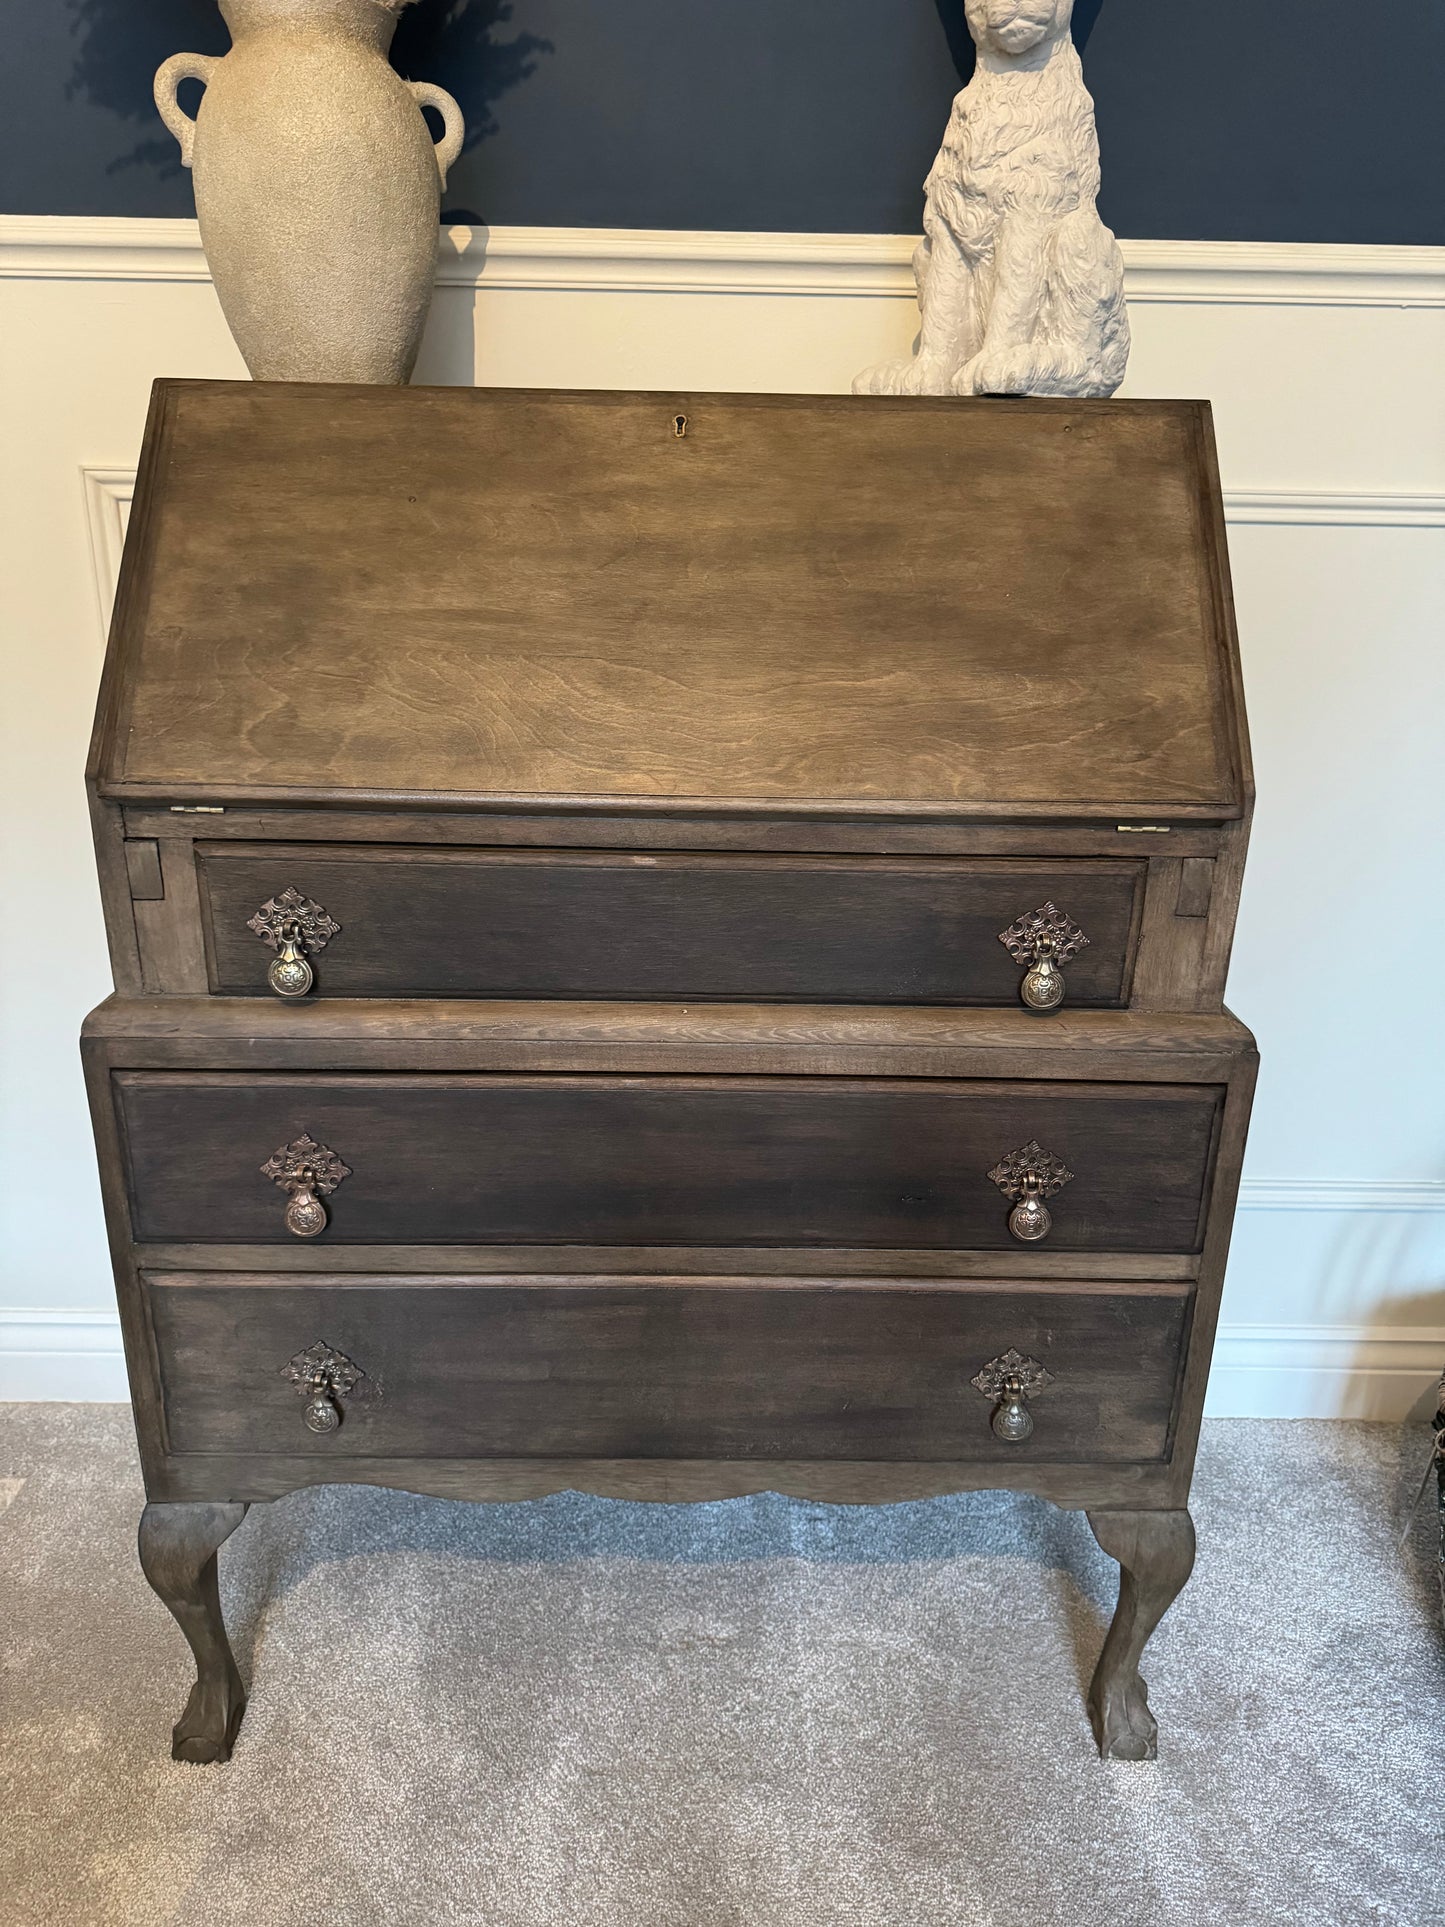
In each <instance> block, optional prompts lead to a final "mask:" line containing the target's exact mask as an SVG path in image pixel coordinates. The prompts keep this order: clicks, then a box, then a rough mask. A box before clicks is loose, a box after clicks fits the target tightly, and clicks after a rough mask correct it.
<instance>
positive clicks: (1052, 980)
mask: <svg viewBox="0 0 1445 1927" xmlns="http://www.w3.org/2000/svg"><path fill="white" fill-rule="evenodd" d="M276 968H277V965H276V964H272V966H271V969H272V970H273V971H275V970H276ZM1019 996H1020V997H1022V999H1023V1001H1024V1003H1025V1004H1026V1005H1027V1006H1028V1008H1029V1009H1030V1010H1053V1009H1054V1008H1055V1006H1056V1005H1058V1004H1061V1003H1062V1002H1063V1001H1064V973H1063V971H1062V970H1060V969H1059V967H1058V965H1057V964H1056V963H1055V962H1054V940H1053V938H1052V937H1040V938H1039V939H1038V940H1037V942H1036V943H1035V944H1034V960H1033V962H1032V963H1031V964H1030V965H1029V967H1028V969H1027V970H1026V971H1025V972H1024V980H1023V982H1022V983H1021V984H1020V985H1019Z"/></svg>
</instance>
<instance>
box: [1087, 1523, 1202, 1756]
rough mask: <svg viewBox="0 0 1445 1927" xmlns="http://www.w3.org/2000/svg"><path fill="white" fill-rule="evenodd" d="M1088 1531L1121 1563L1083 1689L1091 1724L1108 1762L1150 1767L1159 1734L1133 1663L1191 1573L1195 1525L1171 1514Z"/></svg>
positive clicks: (1144, 1689) (1137, 1664) (1092, 1525)
mask: <svg viewBox="0 0 1445 1927" xmlns="http://www.w3.org/2000/svg"><path fill="white" fill-rule="evenodd" d="M1089 1524H1090V1526H1091V1527H1092V1528H1093V1533H1094V1537H1095V1538H1096V1539H1097V1540H1098V1542H1099V1544H1100V1545H1101V1546H1102V1547H1103V1549H1104V1551H1105V1552H1107V1553H1108V1554H1109V1556H1110V1557H1111V1558H1113V1559H1117V1560H1118V1561H1119V1604H1118V1607H1117V1609H1116V1611H1115V1613H1114V1617H1113V1620H1112V1621H1111V1623H1110V1626H1109V1631H1108V1634H1107V1635H1106V1637H1105V1640H1104V1650H1103V1651H1102V1653H1100V1655H1099V1663H1098V1666H1097V1667H1096V1668H1095V1670H1094V1678H1093V1682H1092V1684H1091V1685H1090V1687H1089V1718H1090V1720H1091V1721H1092V1722H1093V1727H1094V1737H1095V1739H1096V1740H1097V1741H1098V1743H1099V1751H1100V1753H1101V1754H1102V1755H1103V1756H1104V1758H1105V1759H1106V1760H1152V1759H1154V1758H1155V1757H1156V1756H1157V1754H1158V1751H1159V1746H1158V1732H1159V1729H1158V1726H1157V1723H1156V1721H1155V1718H1154V1715H1153V1714H1152V1713H1151V1712H1150V1711H1149V1693H1148V1689H1147V1688H1146V1686H1145V1684H1144V1681H1143V1680H1142V1679H1141V1678H1140V1677H1139V1661H1140V1659H1141V1658H1142V1656H1143V1652H1144V1648H1145V1646H1146V1645H1147V1644H1148V1641H1149V1637H1150V1635H1151V1634H1152V1633H1153V1631H1154V1629H1155V1627H1156V1626H1157V1625H1158V1624H1159V1621H1160V1620H1161V1619H1162V1618H1163V1617H1164V1615H1165V1613H1166V1612H1168V1610H1169V1608H1170V1607H1171V1606H1172V1605H1173V1603H1174V1601H1175V1600H1176V1599H1177V1598H1178V1596H1179V1593H1180V1591H1181V1590H1182V1588H1183V1586H1184V1583H1185V1581H1186V1580H1187V1579H1188V1577H1189V1575H1190V1573H1191V1572H1192V1571H1193V1569H1194V1521H1193V1520H1192V1519H1191V1518H1190V1516H1189V1514H1188V1513H1187V1512H1186V1511H1184V1510H1183V1509H1182V1508H1181V1509H1180V1510H1179V1511H1177V1512H1103V1511H1099V1510H1098V1509H1096V1508H1094V1507H1090V1508H1089Z"/></svg>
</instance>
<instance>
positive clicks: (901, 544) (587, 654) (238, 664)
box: [92, 382, 1249, 819]
mask: <svg viewBox="0 0 1445 1927" xmlns="http://www.w3.org/2000/svg"><path fill="white" fill-rule="evenodd" d="M92 774H93V776H95V777H96V779H97V781H98V784H99V788H100V790H101V792H102V794H105V795H109V796H113V797H119V798H134V799H136V800H145V799H151V800H167V799H171V798H178V799H191V800H196V799H200V800H206V799H210V800H213V801H216V802H227V801H237V802H243V801H248V800H249V801H261V802H265V801H275V802H282V801H288V800H293V801H302V802H306V801H314V800H323V799H342V800H346V801H348V802H350V801H359V800H367V799H374V800H385V801H388V802H392V801H395V802H401V803H408V802H415V803H419V804H428V805H432V806H436V805H440V806H443V807H447V806H457V805H467V806H482V807H485V806H487V805H489V804H493V803H503V802H505V803H507V804H513V803H516V802H518V801H519V800H526V801H528V802H529V803H541V804H543V805H557V804H561V805H566V804H578V803H583V802H588V801H604V800H605V801H606V802H607V803H609V804H611V805H618V806H631V807H646V808H652V809H656V808H658V807H664V808H669V809H709V810H713V811H716V810H720V809H729V808H732V809H740V808H741V809H746V808H749V807H753V808H758V807H765V808H767V809H769V810H770V811H776V810H778V809H784V810H786V809H790V808H791V809H807V810H811V811H819V810H824V811H840V810H841V811H847V812H850V813H860V812H861V813H864V814H867V813H872V812H877V811H887V812H890V813H905V814H924V815H950V816H961V817H969V816H1010V815H1027V814H1048V815H1050V816H1058V815H1060V814H1061V813H1065V814H1070V815H1077V816H1079V817H1101V818H1103V817H1111V818H1112V817H1115V816H1118V817H1121V818H1125V819H1127V818H1129V817H1134V818H1147V817H1149V816H1150V815H1153V814H1161V815H1166V814H1167V815H1172V816H1174V817H1202V818H1226V817H1233V816H1238V815H1239V814H1241V812H1242V810H1243V808H1244V806H1245V804H1246V802H1247V798H1248V793H1249V791H1248V783H1249V778H1248V763H1247V751H1246V747H1245V742H1244V735H1243V723H1242V717H1241V713H1240V704H1239V698H1238V671H1237V659H1236V651H1235V643H1234V635H1233V627H1232V620H1231V615H1230V606H1229V590H1228V581H1227V574H1226V566H1225V559H1224V553H1223V535H1222V516H1221V513H1220V507H1219V488H1218V480H1217V476H1216V473H1215V465H1214V454H1213V443H1212V435H1211V430H1210V422H1209V411H1208V407H1207V405H1206V404H1204V403H1198V402H1154V401H1135V402H1117V401H1115V402H1099V401H1088V402H1070V401H1058V402H1053V401H1022V400H1019V401H1010V400H999V401H990V400H983V401H980V400H958V401H951V400H902V401H899V400H887V399H881V398H876V397H867V398H858V399H854V398H852V397H837V396H816V397H812V396H752V395H673V394H611V393H601V392H597V393H573V394H558V393H545V392H534V391H526V390H505V389H491V390H487V389H459V388H446V389H443V388H433V389H426V388H396V389H392V388H348V387H340V386H321V385H315V386H312V385H306V386H302V385H291V384H270V383H250V382H236V383H232V382H162V383H159V384H157V388H156V393H155V397H154V400H153V404H152V412H151V419H150V423H149V427H148V431H147V441H146V453H145V459H144V463H143V467H142V472H141V476H140V479H139V484H138V490H137V500H136V507H135V513H134V516H133V519H132V522H131V530H130V537H129V540H128V543H127V548H126V557H125V564H124V569H123V572H122V582H121V592H120V596H119V598H118V602H117V609H116V617H115V622H114V625H113V630H112V636H111V644H110V652H109V657H108V662H107V674H106V681H105V686H104V689H103V691H102V698H101V710H100V716H99V719H98V726H97V735H96V743H95V751H94V757H93V763H92Z"/></svg>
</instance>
